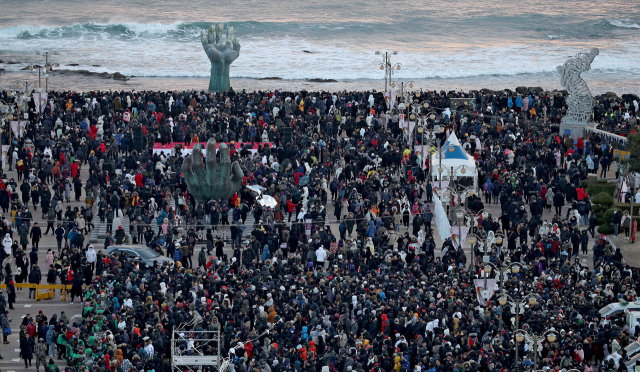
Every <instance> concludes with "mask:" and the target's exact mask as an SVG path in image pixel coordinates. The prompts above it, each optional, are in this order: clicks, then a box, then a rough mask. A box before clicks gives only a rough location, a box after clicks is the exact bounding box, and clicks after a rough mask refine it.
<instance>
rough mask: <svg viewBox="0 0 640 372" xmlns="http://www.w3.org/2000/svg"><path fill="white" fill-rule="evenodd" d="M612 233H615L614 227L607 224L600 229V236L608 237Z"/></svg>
mask: <svg viewBox="0 0 640 372" xmlns="http://www.w3.org/2000/svg"><path fill="white" fill-rule="evenodd" d="M611 233H613V227H612V226H611V225H609V224H608V223H605V224H604V225H600V227H598V234H605V235H606V234H611Z"/></svg>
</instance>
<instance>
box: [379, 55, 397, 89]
mask: <svg viewBox="0 0 640 372" xmlns="http://www.w3.org/2000/svg"><path fill="white" fill-rule="evenodd" d="M397 54H398V52H397V51H393V52H391V53H389V52H384V53H383V52H381V51H378V50H377V51H376V55H378V56H382V63H380V65H379V67H380V70H384V91H385V92H386V91H387V85H388V84H389V83H391V75H392V74H393V70H394V69H396V70H400V69H401V68H402V64H400V63H396V64H392V63H391V56H395V55H397Z"/></svg>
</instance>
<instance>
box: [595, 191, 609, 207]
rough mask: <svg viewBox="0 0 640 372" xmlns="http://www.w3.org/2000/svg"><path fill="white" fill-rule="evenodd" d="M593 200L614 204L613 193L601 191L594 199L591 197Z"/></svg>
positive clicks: (602, 203) (604, 203) (603, 203)
mask: <svg viewBox="0 0 640 372" xmlns="http://www.w3.org/2000/svg"><path fill="white" fill-rule="evenodd" d="M591 202H592V203H593V204H600V205H606V206H611V205H612V204H613V193H611V194H608V193H606V192H601V193H599V194H598V195H596V196H594V197H593V199H591Z"/></svg>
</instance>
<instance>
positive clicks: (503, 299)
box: [498, 293, 538, 369]
mask: <svg viewBox="0 0 640 372" xmlns="http://www.w3.org/2000/svg"><path fill="white" fill-rule="evenodd" d="M509 301H511V308H512V309H513V308H514V307H515V313H516V315H515V317H514V318H515V328H516V329H518V320H519V317H520V313H521V312H522V311H523V310H524V306H525V305H526V304H527V303H528V304H529V305H530V306H535V305H536V304H537V303H538V299H537V298H536V295H531V296H530V297H529V298H523V299H522V300H515V299H513V298H512V297H511V296H509V295H508V294H506V293H502V294H501V295H500V297H498V303H499V304H500V306H504V305H506V304H507V302H509ZM516 369H519V366H518V345H517V344H516Z"/></svg>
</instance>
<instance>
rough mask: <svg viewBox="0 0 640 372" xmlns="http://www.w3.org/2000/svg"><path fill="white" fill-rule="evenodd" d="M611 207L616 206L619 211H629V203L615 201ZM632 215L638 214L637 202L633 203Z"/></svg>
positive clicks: (639, 211) (639, 209)
mask: <svg viewBox="0 0 640 372" xmlns="http://www.w3.org/2000/svg"><path fill="white" fill-rule="evenodd" d="M613 208H618V210H620V211H630V210H631V205H630V204H622V203H615V204H614V205H613ZM622 213H624V212H622ZM633 215H634V216H640V205H638V204H634V205H633Z"/></svg>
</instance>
